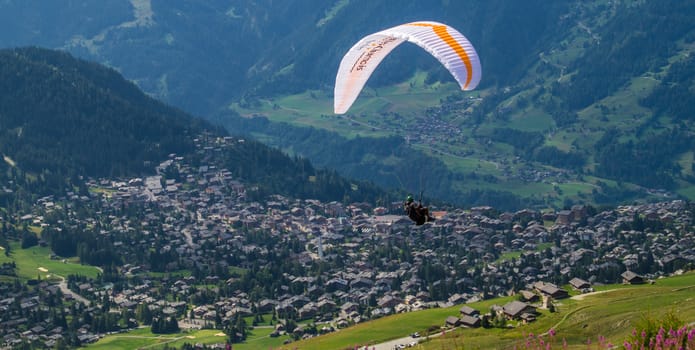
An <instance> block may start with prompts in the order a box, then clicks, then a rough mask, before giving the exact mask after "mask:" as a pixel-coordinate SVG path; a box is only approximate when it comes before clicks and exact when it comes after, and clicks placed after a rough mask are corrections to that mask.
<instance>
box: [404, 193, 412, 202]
mask: <svg viewBox="0 0 695 350" xmlns="http://www.w3.org/2000/svg"><path fill="white" fill-rule="evenodd" d="M405 201H406V202H407V203H410V202H412V201H413V196H412V195H408V197H406V198H405Z"/></svg>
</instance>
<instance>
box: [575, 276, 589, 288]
mask: <svg viewBox="0 0 695 350" xmlns="http://www.w3.org/2000/svg"><path fill="white" fill-rule="evenodd" d="M570 286H572V288H574V289H576V290H583V289H586V288H591V283H589V282H587V281H585V280H583V279H581V278H577V277H575V278H573V279H571V280H570Z"/></svg>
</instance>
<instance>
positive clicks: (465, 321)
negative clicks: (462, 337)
mask: <svg viewBox="0 0 695 350" xmlns="http://www.w3.org/2000/svg"><path fill="white" fill-rule="evenodd" d="M459 321H460V322H461V325H462V326H466V327H469V328H478V327H480V318H478V317H473V316H468V315H463V316H461V318H460V319H459Z"/></svg>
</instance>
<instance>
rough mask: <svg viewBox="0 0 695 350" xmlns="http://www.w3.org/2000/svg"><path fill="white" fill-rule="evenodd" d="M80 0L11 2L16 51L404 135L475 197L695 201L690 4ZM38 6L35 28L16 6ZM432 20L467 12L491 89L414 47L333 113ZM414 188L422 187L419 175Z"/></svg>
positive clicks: (459, 24)
mask: <svg viewBox="0 0 695 350" xmlns="http://www.w3.org/2000/svg"><path fill="white" fill-rule="evenodd" d="M68 3H69V2H66V6H64V7H59V8H56V7H55V6H49V5H46V6H44V5H41V4H40V3H32V2H14V1H10V2H5V3H1V4H0V16H6V17H7V19H8V21H7V22H6V23H8V26H7V30H6V31H4V32H3V33H0V45H16V44H17V43H20V42H21V43H24V44H28V43H33V44H41V45H45V46H50V47H63V48H65V49H67V50H70V52H72V53H74V54H76V55H79V56H81V57H88V58H90V59H93V60H97V61H100V62H104V63H106V64H109V65H111V66H114V67H117V68H118V69H119V71H121V72H122V73H123V74H124V75H125V76H126V77H128V78H129V79H131V80H133V81H134V82H136V84H138V86H140V87H141V88H142V89H143V90H145V91H147V92H148V93H149V94H151V95H153V96H156V97H158V98H161V99H163V100H164V101H168V102H170V103H172V104H175V105H177V106H179V107H181V108H184V109H185V110H187V111H192V112H194V113H196V114H200V115H205V116H206V117H209V118H212V119H216V120H219V121H220V122H223V123H228V125H229V126H230V127H235V126H234V125H239V124H243V123H240V122H237V121H236V120H233V118H238V116H236V114H238V115H241V116H243V117H250V116H254V115H263V116H265V117H267V118H268V119H269V120H271V121H272V122H284V123H289V125H290V126H292V127H295V126H299V127H305V126H310V127H315V128H320V129H325V130H328V131H334V132H337V135H331V136H327V137H326V139H325V140H326V142H329V141H331V139H335V138H337V137H346V138H348V139H350V138H352V137H355V136H356V135H359V136H361V137H366V136H372V137H385V136H386V137H392V136H398V137H401V138H402V139H404V140H408V142H409V145H410V146H411V147H412V148H413V149H416V150H417V151H421V152H422V154H423V155H425V156H427V157H433V159H432V160H428V161H427V162H426V163H427V164H432V163H436V162H443V163H444V164H445V166H446V167H447V169H448V171H437V172H436V173H435V174H433V176H440V178H437V179H436V180H434V182H436V183H442V184H444V183H446V184H445V185H442V186H437V187H442V188H443V190H438V192H437V193H436V194H434V193H433V195H435V196H444V195H447V194H449V195H451V196H453V197H456V199H455V201H457V202H459V203H466V204H470V203H476V204H477V203H481V202H482V201H483V200H487V199H486V196H487V195H483V194H485V193H490V192H491V191H495V192H497V193H503V194H504V196H502V198H511V196H513V197H515V198H517V201H524V202H525V203H526V205H528V204H532V205H539V206H554V207H565V206H569V205H571V204H572V203H575V202H585V201H591V202H595V203H601V204H602V203H606V204H615V203H619V202H622V201H630V200H636V199H653V198H655V197H654V196H653V194H654V193H656V194H657V197H656V198H660V197H661V196H663V195H668V196H681V197H685V198H691V199H693V198H695V181H694V180H695V167H694V166H693V164H694V163H695V162H694V158H693V157H694V156H695V155H694V153H693V152H692V151H689V150H690V149H692V148H693V142H694V141H693V125H692V118H693V117H692V116H693V114H694V110H695V106H693V105H692V103H689V102H688V101H692V100H694V98H693V97H695V96H693V92H692V90H693V89H692V88H690V85H689V84H688V81H689V79H688V77H689V76H691V74H692V73H691V69H690V68H689V67H692V63H691V62H692V58H691V57H692V56H691V53H692V51H693V38H694V37H695V34H694V33H693V29H692V26H691V25H690V23H692V22H693V21H695V4H694V3H693V2H691V1H685V2H678V1H674V0H669V1H667V2H653V1H637V2H634V1H605V0H592V1H577V0H563V1H557V2H553V3H552V4H548V3H547V2H542V1H535V0H534V1H530V2H524V3H523V4H522V3H517V2H514V1H505V0H494V1H481V0H476V1H469V2H463V3H462V2H453V1H442V2H437V3H432V2H431V1H419V0H409V1H395V0H383V1H376V2H374V1H367V0H335V1H323V2H322V1H314V0H311V1H296V0H290V1H286V2H282V3H277V2H272V1H270V0H261V1H254V2H249V1H236V2H232V3H229V2H226V1H222V0H207V1H202V2H201V1H190V0H181V1H176V2H170V1H167V2H165V1H159V0H151V1H150V0H138V1H135V0H133V1H130V2H125V1H110V2H107V3H105V4H106V5H105V6H108V7H109V9H110V10H111V11H112V13H109V14H104V13H102V12H99V11H97V9H96V8H94V7H92V6H90V5H77V4H73V3H69V4H68ZM28 13H32V14H33V15H32V16H25V17H26V20H25V21H22V22H19V21H16V20H13V19H12V18H11V17H13V16H14V17H17V16H22V15H26V14H28ZM375 13H378V14H379V16H374V14H375ZM81 18H89V19H90V20H89V21H76V20H77V19H81ZM420 19H431V20H438V21H442V22H446V23H448V24H451V25H452V26H454V27H456V28H457V29H459V30H460V31H461V32H462V33H464V34H465V35H466V36H467V37H468V38H469V39H470V40H471V41H472V42H473V44H474V45H475V47H476V49H477V50H478V52H479V54H480V57H481V59H482V65H483V71H484V73H483V80H482V83H481V85H480V87H479V89H478V90H476V91H474V92H472V93H466V94H464V93H461V92H459V91H458V90H457V89H456V88H455V86H453V84H451V82H452V78H451V77H450V76H449V74H448V73H447V72H446V71H445V70H444V69H443V68H442V67H441V66H440V64H439V63H438V62H437V61H436V60H434V59H433V58H432V57H430V56H429V55H428V54H427V53H425V52H424V51H423V50H421V49H419V48H417V47H415V46H414V45H408V44H405V45H403V46H402V47H399V48H398V49H397V50H395V51H394V52H393V54H392V55H390V56H389V57H388V58H387V59H386V60H385V61H384V62H383V64H382V65H381V66H380V67H379V69H378V70H377V72H376V73H375V74H374V76H373V77H372V79H371V80H370V81H369V82H368V83H367V87H366V89H365V90H364V91H363V94H362V96H361V97H360V98H359V99H358V100H357V103H356V104H355V105H354V106H353V108H352V109H351V111H350V114H349V115H348V116H346V117H345V118H332V117H329V116H330V115H331V109H330V104H331V91H332V83H333V79H334V76H335V70H336V68H337V66H338V62H339V61H340V57H341V56H342V54H344V52H345V51H346V50H347V49H348V48H349V47H350V46H351V45H352V44H353V43H354V42H356V41H357V40H358V39H359V38H360V37H362V36H363V35H365V34H367V33H370V32H374V31H377V30H380V29H384V28H387V27H389V26H393V25H396V24H399V23H403V22H407V21H412V20H420ZM83 22H84V23H85V24H83V25H77V24H75V23H83ZM3 23H5V22H3ZM49 28H59V30H54V31H49V30H48V29H49ZM230 102H232V104H231V108H232V109H234V111H233V112H232V113H227V111H226V109H227V108H228V107H229V106H230V104H229V103H230ZM428 125H431V126H432V127H431V128H430V129H431V130H427V128H424V129H425V130H423V127H422V126H428ZM287 130H288V131H290V130H292V128H287ZM232 132H233V133H241V132H249V133H253V134H254V136H256V137H259V138H261V139H263V140H264V142H268V143H270V144H273V145H277V146H281V147H283V148H284V149H285V150H287V151H288V152H294V153H295V154H299V155H305V156H311V157H312V160H315V161H316V164H318V165H319V166H321V167H324V166H325V167H334V166H335V165H336V164H338V165H340V160H341V159H356V158H359V157H355V155H356V154H355V149H348V148H346V147H351V146H350V144H351V143H350V142H349V140H347V141H346V142H345V144H344V145H343V149H342V150H341V147H337V148H336V149H337V151H336V152H333V153H332V157H333V158H332V159H327V157H326V156H325V154H323V155H316V154H314V155H312V154H311V152H309V151H317V150H316V147H313V149H309V150H307V148H310V147H306V145H301V144H288V143H287V142H285V140H282V139H279V138H278V136H277V135H272V134H270V133H264V132H263V131H259V130H242V129H233V130H232ZM293 133H296V134H297V135H299V134H302V133H305V131H303V130H297V131H293ZM295 139H296V138H295ZM300 142H301V141H300ZM316 142H317V144H320V143H322V141H319V140H317V141H316ZM314 146H315V145H314ZM302 148H304V149H302ZM414 153H417V152H414ZM361 155H362V158H363V159H366V162H365V163H364V164H359V163H357V164H354V166H351V167H349V168H348V167H347V166H343V167H342V168H340V171H341V173H343V174H350V175H355V176H359V177H360V178H363V179H370V180H373V181H374V178H373V177H374V174H388V176H384V177H383V179H384V181H385V182H386V181H387V180H386V179H387V178H389V177H392V174H393V171H392V169H393V166H392V164H389V163H388V162H389V161H392V160H393V158H389V159H382V161H381V163H382V164H377V163H379V161H378V159H377V161H376V162H374V157H371V156H370V154H369V152H368V153H362V154H361ZM434 158H436V159H434ZM370 162H371V163H370ZM399 166H400V167H407V166H416V165H413V163H412V162H409V161H407V160H404V162H403V163H401V165H399ZM438 174H439V175H438ZM461 177H463V178H464V179H465V181H462V180H461V179H460V178H461ZM402 182H403V183H404V184H408V185H407V186H408V187H406V188H407V189H408V190H410V191H419V190H420V188H417V187H418V186H416V185H414V184H417V183H420V182H421V181H419V180H418V179H417V177H416V176H414V177H413V178H411V179H406V180H403V181H402ZM390 183H393V181H390ZM481 193H483V194H481ZM515 202H516V201H515ZM491 204H495V205H498V203H491Z"/></svg>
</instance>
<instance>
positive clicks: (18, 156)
mask: <svg viewBox="0 0 695 350" xmlns="http://www.w3.org/2000/svg"><path fill="white" fill-rule="evenodd" d="M226 134H227V133H226V132H225V131H224V130H222V129H221V128H218V127H214V126H212V125H210V124H209V123H208V122H206V121H204V120H202V119H199V118H193V117H191V116H190V115H188V114H186V113H184V112H182V111H180V110H178V109H176V108H173V107H169V106H167V105H165V104H163V103H161V102H159V101H157V100H155V99H153V98H151V97H149V96H147V95H145V94H143V93H142V92H141V91H140V90H139V88H138V87H137V86H135V85H134V84H133V83H131V82H129V81H126V80H125V79H123V77H122V76H121V75H120V74H118V73H117V72H116V71H114V70H113V69H109V68H106V67H103V66H101V65H99V64H96V63H91V62H86V61H82V60H78V59H75V58H73V57H72V56H70V55H69V54H66V53H64V52H59V51H53V50H46V49H40V48H22V49H11V50H0V154H2V156H3V159H4V161H3V162H0V179H2V180H3V187H4V188H5V189H7V190H8V191H5V192H10V191H12V190H17V189H21V192H22V193H27V194H28V195H29V196H36V195H43V194H46V193H62V192H63V191H64V190H65V188H71V187H72V186H80V185H81V184H82V183H83V181H82V180H81V179H83V178H84V177H92V178H99V177H109V178H121V177H134V176H141V175H143V174H151V173H154V167H155V166H156V165H157V164H159V163H160V162H162V161H163V160H165V159H167V157H168V155H169V154H176V155H180V156H184V157H191V158H193V159H196V158H198V157H200V156H199V155H198V152H197V150H196V147H195V143H196V141H195V140H196V138H198V137H200V136H201V135H208V136H211V137H221V136H224V135H226ZM218 158H219V159H217V161H218V162H219V164H220V166H224V167H226V168H227V169H229V170H230V172H231V173H232V174H234V175H235V177H236V178H237V179H239V180H242V181H245V182H247V183H249V184H253V185H256V186H257V187H258V189H259V191H258V194H259V195H265V194H283V195H288V196H296V197H299V198H317V199H324V200H337V201H341V200H356V201H361V200H369V201H371V202H375V201H377V200H381V201H382V202H383V203H387V202H388V201H389V195H388V194H386V193H385V192H383V191H382V190H380V189H379V188H377V187H376V186H373V185H371V184H369V183H366V182H355V181H349V180H347V179H345V178H342V177H340V176H339V175H338V174H336V173H335V172H333V171H327V170H318V169H315V168H314V167H313V166H312V165H311V163H310V162H309V161H307V160H306V159H301V158H297V157H295V158H290V157H288V156H287V155H285V154H284V153H282V152H281V151H279V150H276V149H272V148H270V147H268V146H265V145H263V144H261V143H259V142H255V141H252V140H248V141H246V142H240V143H239V145H237V146H236V147H234V149H233V151H230V152H228V153H225V154H223V155H221V156H219V157H218ZM10 184H11V185H10ZM7 186H9V187H7ZM82 189H84V188H82ZM7 203H8V202H6V201H5V200H3V201H0V206H2V204H7Z"/></svg>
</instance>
